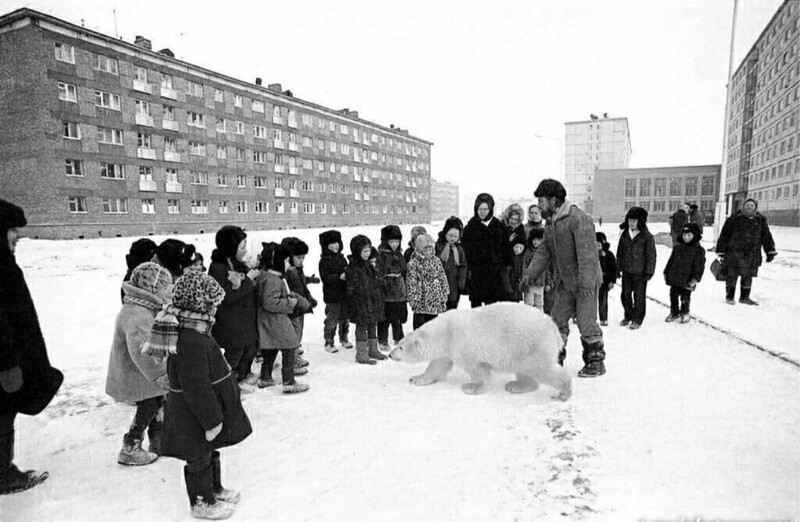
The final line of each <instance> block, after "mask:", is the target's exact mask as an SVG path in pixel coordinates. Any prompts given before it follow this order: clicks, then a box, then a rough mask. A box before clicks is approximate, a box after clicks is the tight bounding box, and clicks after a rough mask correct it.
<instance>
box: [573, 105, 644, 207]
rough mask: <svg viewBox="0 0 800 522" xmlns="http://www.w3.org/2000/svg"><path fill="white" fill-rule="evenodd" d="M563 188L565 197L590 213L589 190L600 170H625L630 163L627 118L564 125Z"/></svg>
mask: <svg viewBox="0 0 800 522" xmlns="http://www.w3.org/2000/svg"><path fill="white" fill-rule="evenodd" d="M564 127H565V129H564V187H565V188H566V189H567V197H568V198H569V199H570V200H572V201H573V202H575V203H577V204H579V205H580V206H581V207H583V208H584V209H585V210H586V211H587V212H588V213H590V214H594V213H595V212H594V204H595V201H596V199H597V198H596V197H595V194H593V192H592V187H593V181H594V178H595V175H596V172H597V171H598V170H600V169H605V170H608V169H626V168H628V167H629V166H630V163H631V136H630V132H629V130H628V118H609V117H607V115H603V117H602V118H600V117H597V116H594V115H592V117H591V119H589V120H587V121H572V122H566V123H565V124H564Z"/></svg>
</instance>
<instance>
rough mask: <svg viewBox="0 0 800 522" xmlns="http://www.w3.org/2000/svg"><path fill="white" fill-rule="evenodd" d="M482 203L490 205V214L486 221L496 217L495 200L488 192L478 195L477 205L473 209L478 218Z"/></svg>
mask: <svg viewBox="0 0 800 522" xmlns="http://www.w3.org/2000/svg"><path fill="white" fill-rule="evenodd" d="M482 203H486V204H487V205H489V213H488V214H487V215H486V219H487V220H488V219H491V218H492V216H494V198H493V197H492V195H491V194H487V193H486V192H482V193H480V194H478V196H477V197H476V198H475V205H474V206H473V207H472V210H473V212H474V214H475V215H476V216H477V215H478V207H480V206H481V204H482Z"/></svg>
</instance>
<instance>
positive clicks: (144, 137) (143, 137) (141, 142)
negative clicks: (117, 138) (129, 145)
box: [136, 132, 153, 149]
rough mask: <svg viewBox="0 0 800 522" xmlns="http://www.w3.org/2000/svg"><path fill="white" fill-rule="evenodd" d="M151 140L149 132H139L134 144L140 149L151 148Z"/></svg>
mask: <svg viewBox="0 0 800 522" xmlns="http://www.w3.org/2000/svg"><path fill="white" fill-rule="evenodd" d="M152 141H153V140H152V136H150V135H149V134H144V133H141V132H140V133H138V134H137V135H136V146H137V147H139V148H142V149H151V148H153V147H151V144H152Z"/></svg>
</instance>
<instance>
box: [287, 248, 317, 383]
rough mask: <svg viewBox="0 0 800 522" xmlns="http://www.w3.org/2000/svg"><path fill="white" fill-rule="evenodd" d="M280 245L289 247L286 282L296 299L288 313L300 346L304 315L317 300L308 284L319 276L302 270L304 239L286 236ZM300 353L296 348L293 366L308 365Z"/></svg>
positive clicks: (311, 310)
mask: <svg viewBox="0 0 800 522" xmlns="http://www.w3.org/2000/svg"><path fill="white" fill-rule="evenodd" d="M281 245H283V246H285V247H286V248H288V249H289V254H290V255H289V258H288V260H289V266H287V267H286V282H287V283H288V285H289V291H290V292H292V293H294V294H295V297H297V299H298V303H297V306H296V307H295V309H294V310H293V311H292V313H290V314H289V319H290V320H291V321H292V326H293V327H294V331H295V333H296V334H297V341H298V342H299V343H300V346H302V345H303V327H304V325H305V315H306V314H313V313H314V307H316V306H317V300H316V299H314V298H313V297H312V296H311V292H309V290H308V284H309V283H311V284H316V283H319V278H318V277H316V276H314V275H312V276H311V277H306V275H305V273H304V272H303V263H304V262H305V259H306V254H308V245H307V244H306V243H305V242H304V241H302V240H300V239H298V238H296V237H287V238H284V239H283V241H281ZM301 298H302V299H301ZM302 354H303V349H302V348H298V349H297V357H296V358H295V368H305V367H307V366H308V361H307V360H305V359H303V357H302ZM307 372H308V371H307V370H306V372H303V373H302V374H298V373H297V372H295V375H304V374H305V373H307Z"/></svg>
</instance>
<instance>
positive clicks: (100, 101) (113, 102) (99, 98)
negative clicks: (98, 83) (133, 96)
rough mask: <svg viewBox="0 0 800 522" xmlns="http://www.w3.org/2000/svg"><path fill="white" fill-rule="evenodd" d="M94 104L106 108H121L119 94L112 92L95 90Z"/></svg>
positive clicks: (116, 109)
mask: <svg viewBox="0 0 800 522" xmlns="http://www.w3.org/2000/svg"><path fill="white" fill-rule="evenodd" d="M94 104H95V105H96V106H97V107H103V108H104V109H112V110H115V111H118V110H120V102H119V94H112V93H110V92H103V91H94Z"/></svg>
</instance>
